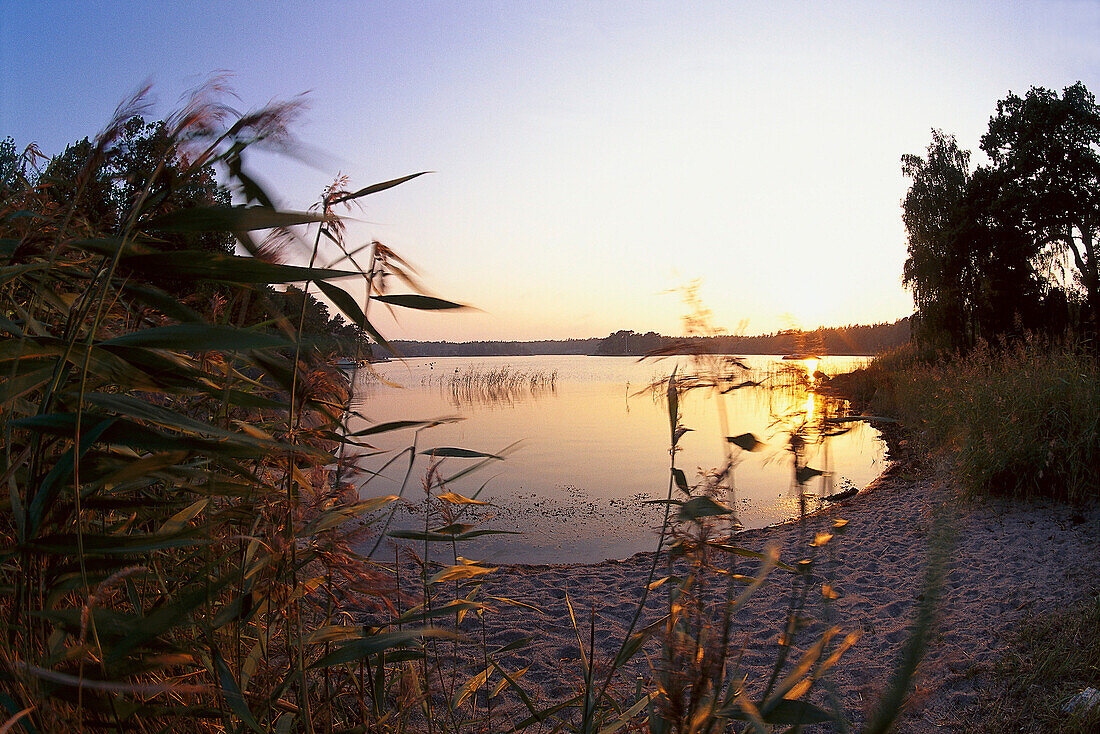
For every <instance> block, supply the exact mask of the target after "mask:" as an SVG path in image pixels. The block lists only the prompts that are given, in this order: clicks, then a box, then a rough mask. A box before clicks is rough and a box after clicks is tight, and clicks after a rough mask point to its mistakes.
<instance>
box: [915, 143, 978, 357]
mask: <svg viewBox="0 0 1100 734" xmlns="http://www.w3.org/2000/svg"><path fill="white" fill-rule="evenodd" d="M901 163H902V172H904V173H905V175H906V176H909V177H910V178H911V179H913V183H912V185H911V186H910V187H909V191H908V193H907V194H906V195H905V199H904V200H903V201H902V221H903V222H904V223H905V228H906V230H907V231H908V232H909V258H908V259H907V260H906V261H905V266H904V273H903V277H902V283H903V284H904V285H905V287H907V288H909V289H910V290H912V292H913V301H914V303H915V305H916V314H915V316H916V322H917V324H916V331H917V334H918V336H919V338H920V339H921V340H922V341H924V342H925V343H928V344H930V345H932V346H934V347H936V348H949V349H954V348H960V347H965V346H966V345H967V344H968V343H969V342H970V341H971V338H972V335H973V328H972V323H973V311H974V303H973V301H972V298H971V294H973V293H974V292H975V291H976V284H977V281H978V273H977V272H976V270H977V268H976V263H975V262H974V259H973V257H972V253H971V252H970V251H969V247H967V245H968V240H967V238H965V237H960V228H961V227H962V218H963V211H964V202H965V200H966V196H967V187H968V186H969V184H970V180H971V172H970V153H969V152H968V151H965V150H962V149H960V148H959V146H958V144H957V143H956V142H955V138H954V136H952V135H945V134H944V133H943V131H941V130H933V131H932V142H931V143H929V145H928V151H927V157H926V158H921V157H920V156H918V155H913V154H908V155H904V156H902V159H901Z"/></svg>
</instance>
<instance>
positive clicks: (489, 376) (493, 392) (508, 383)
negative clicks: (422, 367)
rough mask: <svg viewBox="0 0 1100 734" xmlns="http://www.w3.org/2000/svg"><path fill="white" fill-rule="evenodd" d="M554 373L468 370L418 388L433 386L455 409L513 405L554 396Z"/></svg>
mask: <svg viewBox="0 0 1100 734" xmlns="http://www.w3.org/2000/svg"><path fill="white" fill-rule="evenodd" d="M557 382H558V371H557V370H523V369H517V368H514V367H511V366H509V365H504V366H501V367H476V366H473V367H467V368H466V369H465V370H459V369H458V368H457V367H456V368H455V371H454V372H453V373H452V374H449V375H437V376H432V377H425V378H424V379H423V381H422V383H421V384H423V385H428V386H436V387H438V388H439V390H440V392H441V393H443V394H445V395H449V396H450V399H451V403H452V404H454V406H455V407H462V406H464V405H481V406H489V407H492V406H499V405H515V404H516V403H520V402H524V401H526V400H529V399H537V398H541V397H544V396H546V395H552V394H555V393H556V392H557Z"/></svg>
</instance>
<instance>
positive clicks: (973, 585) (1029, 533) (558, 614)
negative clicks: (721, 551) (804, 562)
mask: <svg viewBox="0 0 1100 734" xmlns="http://www.w3.org/2000/svg"><path fill="white" fill-rule="evenodd" d="M906 466H909V467H910V468H908V469H907V468H906ZM837 518H843V519H846V520H848V521H849V523H848V526H847V528H846V532H845V533H844V534H843V535H841V536H837V537H836V538H835V539H834V540H833V541H832V542H831V543H829V544H828V546H826V550H827V552H828V553H827V555H828V560H827V561H826V562H824V563H819V565H818V568H819V569H820V570H821V573H822V574H823V575H824V577H825V578H826V580H827V581H829V582H830V583H831V584H832V585H833V586H834V588H835V589H836V591H838V592H839V593H840V596H839V598H837V599H835V600H834V601H832V602H829V603H826V602H825V601H824V599H823V598H822V596H821V595H820V594H811V598H810V602H809V605H808V607H807V609H806V611H805V612H804V614H805V616H807V617H808V618H809V621H810V624H809V626H808V627H807V628H806V629H805V630H803V631H802V632H801V633H800V637H799V639H800V640H803V641H812V640H814V639H817V638H818V637H819V636H820V634H821V632H822V630H824V629H825V628H826V627H828V626H832V625H839V626H840V627H841V628H842V629H843V630H845V631H849V630H860V631H861V632H862V633H863V634H862V637H861V639H860V640H859V642H858V643H856V645H855V646H854V647H853V648H852V649H851V650H849V651H848V652H847V654H846V655H845V656H844V657H843V659H842V660H841V662H840V664H839V665H838V666H837V667H836V668H835V669H834V672H833V675H832V680H833V681H834V682H835V683H836V686H837V690H838V693H839V696H840V700H841V703H842V704H843V706H844V708H845V710H846V711H847V714H848V716H849V717H850V718H851V719H852V720H853V723H855V724H857V725H858V724H859V723H860V722H861V721H862V720H864V717H865V716H866V715H867V714H868V708H869V706H870V705H871V703H872V702H874V701H875V700H876V698H877V693H878V692H879V691H880V690H881V689H882V688H883V687H884V686H885V685H886V682H887V680H888V678H889V675H890V673H891V672H892V670H893V667H894V664H895V661H896V660H897V657H898V655H899V652H900V649H901V646H902V645H903V643H904V641H905V640H906V639H907V636H908V632H909V628H910V624H911V622H912V617H913V614H914V612H915V609H916V605H917V602H918V597H919V596H920V595H921V593H922V591H923V588H922V583H923V569H924V566H925V561H926V558H927V554H928V543H927V539H928V537H929V533H930V531H932V530H933V527H934V525H935V524H936V523H942V522H947V523H949V524H950V525H951V526H952V527H953V529H954V535H955V541H954V546H953V550H952V552H951V560H950V566H949V572H948V574H947V577H946V582H945V586H944V591H943V599H942V604H941V607H940V611H939V617H938V622H937V627H936V629H935V632H934V634H933V636H932V644H931V647H930V648H929V650H928V651H927V654H926V656H925V660H924V662H923V664H922V666H921V669H920V671H919V673H918V678H917V682H916V686H917V693H916V695H914V696H913V703H912V706H911V707H910V709H909V712H908V714H907V716H906V718H905V719H904V721H903V723H902V726H901V728H900V730H901V731H908V732H928V731H937V732H942V731H952V730H953V728H954V725H955V724H956V723H957V722H958V719H959V716H960V714H961V713H962V712H964V711H966V710H967V709H968V708H971V707H974V706H976V705H978V704H979V703H980V701H981V699H982V698H983V696H988V695H990V691H989V688H988V686H989V677H988V673H989V670H990V667H991V666H992V665H993V664H994V663H995V662H996V660H997V659H998V658H999V656H1000V655H1001V654H1002V652H1003V651H1004V649H1005V646H1006V636H1007V635H1008V634H1009V632H1010V631H1011V630H1012V629H1013V628H1014V627H1015V626H1016V625H1018V624H1019V623H1020V622H1021V620H1023V619H1025V618H1026V616H1027V615H1030V614H1035V613H1041V612H1045V611H1049V610H1052V609H1056V608H1059V607H1063V606H1065V605H1067V604H1070V603H1073V602H1075V601H1078V600H1081V599H1084V598H1087V597H1089V596H1090V595H1094V594H1096V593H1097V592H1100V505H1094V506H1092V507H1091V508H1086V509H1081V508H1072V507H1067V506H1063V505H1059V504H1056V503H1048V502H1040V503H1032V504H1022V503H1018V502H1014V501H1008V500H993V499H988V498H981V499H970V498H966V497H963V496H962V495H961V493H960V492H959V491H958V490H957V488H956V487H955V486H953V484H952V482H951V479H950V477H949V475H947V474H945V473H934V472H925V473H922V474H920V475H917V474H914V473H913V472H912V468H911V465H895V466H894V467H893V468H892V469H890V470H888V471H887V472H886V473H885V474H884V475H883V476H882V477H880V478H879V479H877V480H876V481H875V482H874V483H873V484H872V485H871V486H870V487H868V488H867V489H866V490H865V491H864V492H861V493H860V494H859V495H857V496H856V497H854V498H852V499H850V500H847V501H844V502H841V503H838V504H836V505H833V506H832V507H830V508H828V509H827V510H825V511H823V512H822V513H820V514H819V515H817V516H814V517H813V518H811V519H809V520H808V527H807V528H805V529H800V528H799V527H798V525H797V524H795V525H783V526H778V527H774V528H767V529H762V530H754V531H748V532H746V533H743V534H742V535H740V536H738V540H739V543H740V545H742V546H743V547H745V548H749V549H752V550H763V549H764V548H765V546H767V545H773V544H774V545H776V546H778V547H779V549H780V553H781V559H782V560H784V561H788V562H793V561H795V560H797V559H799V558H802V557H804V556H805V555H806V550H807V546H806V542H807V540H806V539H807V537H809V538H812V537H813V533H814V531H815V530H818V529H827V528H828V527H830V526H831V525H832V523H833V521H834V520H835V519H837ZM651 563H652V555H651V554H639V555H637V556H634V557H632V558H630V559H627V560H625V561H607V562H603V563H599V564H591V565H565V566H503V567H501V568H500V569H499V570H497V571H496V572H495V573H494V574H492V576H491V578H490V581H489V582H488V583H487V584H486V585H485V587H484V590H483V595H482V597H483V598H484V596H485V595H486V594H489V595H498V596H506V597H509V598H512V599H515V600H517V601H520V602H523V603H524V604H530V605H532V606H534V607H537V608H538V609H539V610H540V613H536V612H533V611H531V610H529V609H526V608H520V607H514V606H510V605H508V604H502V603H493V612H492V613H490V614H487V615H486V617H485V620H486V626H485V628H484V630H483V631H482V630H481V629H480V628H478V629H477V636H478V637H479V638H480V637H481V635H482V632H484V635H485V639H486V641H487V642H488V643H489V645H490V646H492V645H495V644H504V643H508V642H511V641H513V640H515V639H517V638H519V637H522V636H526V635H533V636H534V637H535V641H534V642H533V643H532V644H531V645H530V646H529V647H527V648H526V649H524V650H522V651H520V652H519V653H517V654H516V655H515V657H514V659H513V661H512V662H514V664H515V667H522V666H527V665H530V669H529V670H528V671H527V673H526V674H525V675H524V676H523V678H522V680H523V681H524V685H525V686H526V687H527V688H528V689H529V690H531V691H532V693H533V694H534V695H537V696H538V697H539V698H541V699H542V700H544V701H553V700H559V701H560V700H562V699H563V698H565V697H567V696H568V695H569V694H570V693H571V692H572V690H573V689H574V687H575V686H576V685H577V683H578V681H579V680H580V679H581V678H582V675H583V673H582V670H581V664H580V660H579V659H580V653H579V649H578V644H577V638H576V633H575V632H574V630H573V628H572V627H571V625H570V623H569V613H568V610H567V607H566V603H565V598H566V594H568V596H569V599H570V600H571V602H572V604H573V607H574V609H575V610H576V611H577V613H578V615H580V616H582V617H583V618H584V620H586V622H585V624H587V620H588V619H589V616H590V614H592V613H593V612H594V614H595V620H596V632H595V643H596V650H597V661H598V662H599V661H600V660H601V659H602V660H603V661H606V660H608V659H609V658H610V657H611V656H612V655H613V654H614V652H615V651H616V650H617V649H618V644H619V642H620V641H621V640H622V639H623V636H624V634H625V632H626V629H627V626H628V625H629V623H630V619H631V617H632V615H633V613H634V610H635V608H636V606H637V602H638V599H639V596H640V593H641V590H642V588H643V587H644V582H645V579H646V576H647V574H648V572H649V569H650V566H651ZM739 570H742V569H740V568H739ZM750 571H751V568H750V567H748V566H746V567H743V570H742V572H744V573H748V572H750ZM661 575H664V574H663V572H662V569H661V568H659V569H658V576H661ZM789 578H790V576H789V575H785V574H783V573H782V572H776V573H774V574H773V576H772V580H773V582H772V583H770V584H769V585H768V586H766V587H764V588H763V589H761V590H760V592H758V594H757V595H756V596H755V597H754V598H753V599H752V600H751V602H750V603H749V604H748V605H747V606H746V607H745V608H744V609H743V610H742V611H741V613H740V614H739V615H738V618H737V619H736V622H735V633H734V635H733V637H732V639H733V640H735V641H737V644H738V646H742V645H743V648H744V651H743V654H742V658H741V668H742V671H743V672H744V673H745V674H747V675H748V676H749V680H750V688H753V687H758V686H759V682H757V683H755V684H754V683H752V681H758V680H759V679H761V678H763V677H766V675H767V674H768V673H770V670H771V665H772V663H773V661H774V660H775V658H776V654H777V651H778V634H779V632H780V629H781V625H782V624H783V621H784V619H785V617H786V610H787V605H788V602H789V597H790V589H791V585H790V583H789ZM665 604H666V596H665V595H664V593H660V592H659V593H656V594H653V595H651V598H650V600H649V603H648V604H647V607H646V613H645V615H644V617H645V619H649V620H652V619H656V618H658V617H659V616H660V615H661V613H662V610H663V608H664V606H665ZM586 645H587V640H586ZM647 652H649V653H650V655H653V654H654V653H655V652H656V648H655V647H651V648H648V649H647ZM474 662H475V661H474V660H473V659H471V660H470V664H471V666H473V664H474ZM647 666H648V663H647V662H646V659H645V658H644V656H639V658H638V659H637V661H636V664H635V666H634V667H633V668H632V669H631V670H630V671H628V672H627V674H626V675H624V677H623V680H622V685H623V687H624V688H626V687H628V686H629V687H632V680H633V678H632V677H636V676H637V675H644V674H645V673H646V672H647V670H648V668H647ZM811 700H817V701H821V698H820V696H815V695H813V694H811ZM502 708H504V709H508V708H509V707H508V706H503V707H502ZM510 713H515V711H514V710H513V711H512V712H510ZM506 718H510V716H508V717H506Z"/></svg>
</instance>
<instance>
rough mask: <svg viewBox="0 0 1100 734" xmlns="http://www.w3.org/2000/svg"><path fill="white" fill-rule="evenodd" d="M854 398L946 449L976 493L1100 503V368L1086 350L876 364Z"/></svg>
mask: <svg viewBox="0 0 1100 734" xmlns="http://www.w3.org/2000/svg"><path fill="white" fill-rule="evenodd" d="M850 382H851V385H852V389H853V390H855V391H856V392H858V394H859V397H861V398H862V399H863V400H866V401H867V402H868V403H869V404H870V406H871V408H872V410H875V411H879V412H884V413H886V414H890V415H894V416H896V417H898V418H900V419H901V420H902V421H903V423H905V424H906V426H907V427H908V428H909V429H910V430H912V431H913V433H914V435H915V436H916V438H917V439H918V441H919V442H920V443H921V444H922V445H923V446H924V447H925V448H926V449H930V450H942V451H945V452H946V453H947V455H948V456H949V457H951V459H952V460H953V462H954V464H955V468H956V471H957V473H958V477H959V479H960V480H961V481H962V483H963V484H964V486H966V487H967V488H968V489H971V490H973V491H978V492H985V493H989V494H999V495H1008V496H1015V497H1037V496H1050V497H1056V498H1060V499H1066V500H1070V501H1081V500H1085V499H1088V498H1091V497H1096V496H1097V495H1098V494H1100V468H1098V467H1100V365H1098V362H1097V358H1096V357H1095V356H1094V355H1091V354H1089V353H1087V352H1085V351H1082V350H1080V349H1078V348H1075V347H1072V346H1066V345H1052V344H1049V343H1046V342H1043V341H1040V340H1034V339H1026V340H1022V341H1020V342H1018V343H1015V344H1013V345H1009V346H1004V347H1000V348H994V347H991V346H989V345H981V346H979V347H978V348H976V349H974V350H973V351H971V352H970V353H969V354H967V355H966V356H955V357H953V358H946V359H945V358H940V359H938V360H932V361H930V360H928V359H927V358H926V357H924V358H922V357H921V356H920V355H918V354H917V352H916V350H915V349H914V348H911V347H910V348H907V349H905V350H902V351H895V352H891V353H889V354H887V355H885V356H884V357H882V358H879V359H876V360H875V361H874V362H872V364H871V365H870V366H869V367H868V368H867V369H866V370H864V371H863V374H862V375H860V376H858V377H853V378H851V380H850Z"/></svg>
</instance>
